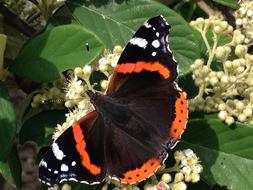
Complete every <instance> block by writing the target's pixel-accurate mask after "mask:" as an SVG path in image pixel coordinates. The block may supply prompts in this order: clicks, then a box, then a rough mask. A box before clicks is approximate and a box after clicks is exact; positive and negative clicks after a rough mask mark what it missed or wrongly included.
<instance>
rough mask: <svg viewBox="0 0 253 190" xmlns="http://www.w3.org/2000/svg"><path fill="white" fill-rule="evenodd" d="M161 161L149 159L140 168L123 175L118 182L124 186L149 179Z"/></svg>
mask: <svg viewBox="0 0 253 190" xmlns="http://www.w3.org/2000/svg"><path fill="white" fill-rule="evenodd" d="M161 163H162V161H161V160H157V159H150V160H148V161H147V162H146V163H144V164H143V165H142V166H141V167H140V168H136V169H133V170H130V171H128V172H126V173H124V174H123V175H124V177H123V178H120V179H119V180H120V182H121V183H124V184H134V183H137V182H140V181H143V180H145V179H147V178H149V177H150V176H151V175H152V174H154V173H155V172H156V170H157V169H158V168H159V167H160V166H161Z"/></svg>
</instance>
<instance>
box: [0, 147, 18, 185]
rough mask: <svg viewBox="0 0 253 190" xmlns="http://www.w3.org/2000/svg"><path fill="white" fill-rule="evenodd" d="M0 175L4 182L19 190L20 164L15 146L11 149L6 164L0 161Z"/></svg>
mask: <svg viewBox="0 0 253 190" xmlns="http://www.w3.org/2000/svg"><path fill="white" fill-rule="evenodd" d="M0 174H2V176H3V177H4V178H5V180H6V181H8V182H9V183H11V184H15V185H16V187H18V188H21V183H22V182H21V163H20V160H19V157H18V152H17V148H16V146H13V147H12V150H11V152H10V154H9V156H8V159H7V161H6V162H2V161H0Z"/></svg>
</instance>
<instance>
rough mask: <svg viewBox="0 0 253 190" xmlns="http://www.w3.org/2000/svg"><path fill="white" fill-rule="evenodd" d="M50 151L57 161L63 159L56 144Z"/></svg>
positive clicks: (62, 154)
mask: <svg viewBox="0 0 253 190" xmlns="http://www.w3.org/2000/svg"><path fill="white" fill-rule="evenodd" d="M52 150H53V153H54V156H55V157H56V159H57V160H62V159H63V158H64V157H65V155H64V153H63V152H62V151H61V150H60V148H59V146H58V144H56V143H53V145H52Z"/></svg>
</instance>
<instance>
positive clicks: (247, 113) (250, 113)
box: [243, 108, 252, 117]
mask: <svg viewBox="0 0 253 190" xmlns="http://www.w3.org/2000/svg"><path fill="white" fill-rule="evenodd" d="M243 114H244V115H245V116H246V117H251V116H252V109H250V108H245V109H244V110H243Z"/></svg>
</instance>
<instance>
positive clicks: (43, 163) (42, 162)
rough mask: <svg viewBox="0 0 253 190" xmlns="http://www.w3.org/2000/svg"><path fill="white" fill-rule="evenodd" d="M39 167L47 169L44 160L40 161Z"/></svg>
mask: <svg viewBox="0 0 253 190" xmlns="http://www.w3.org/2000/svg"><path fill="white" fill-rule="evenodd" d="M40 165H41V166H43V167H45V168H47V163H46V162H45V161H44V160H43V161H41V163H40Z"/></svg>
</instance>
